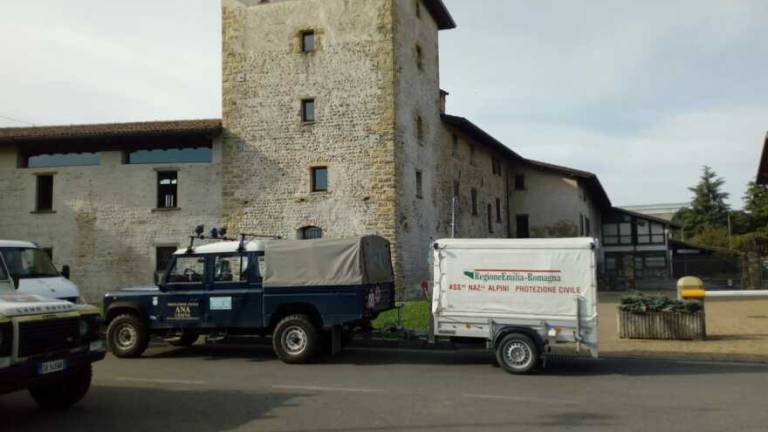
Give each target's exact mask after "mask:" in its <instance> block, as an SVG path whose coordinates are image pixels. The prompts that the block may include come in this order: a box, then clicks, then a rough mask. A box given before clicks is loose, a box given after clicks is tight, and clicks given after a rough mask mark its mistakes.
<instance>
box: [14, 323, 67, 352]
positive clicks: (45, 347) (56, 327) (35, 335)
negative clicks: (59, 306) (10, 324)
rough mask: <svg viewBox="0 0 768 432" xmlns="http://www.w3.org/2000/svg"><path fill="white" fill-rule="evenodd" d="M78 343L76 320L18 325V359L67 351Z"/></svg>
mask: <svg viewBox="0 0 768 432" xmlns="http://www.w3.org/2000/svg"><path fill="white" fill-rule="evenodd" d="M79 343H80V324H79V320H78V318H65V319H55V320H48V321H31V322H22V323H19V357H31V356H35V355H39V354H46V353H51V352H57V351H64V350H69V349H72V348H75V347H77V346H78V345H79Z"/></svg>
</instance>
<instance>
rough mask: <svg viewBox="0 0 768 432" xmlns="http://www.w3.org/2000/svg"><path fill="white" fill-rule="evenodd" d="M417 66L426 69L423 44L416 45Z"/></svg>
mask: <svg viewBox="0 0 768 432" xmlns="http://www.w3.org/2000/svg"><path fill="white" fill-rule="evenodd" d="M416 67H418V68H419V70H424V51H423V50H422V49H421V45H416Z"/></svg>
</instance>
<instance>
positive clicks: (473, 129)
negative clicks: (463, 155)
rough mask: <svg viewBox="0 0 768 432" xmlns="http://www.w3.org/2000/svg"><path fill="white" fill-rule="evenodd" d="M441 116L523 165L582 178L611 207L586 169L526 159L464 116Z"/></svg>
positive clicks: (597, 199) (604, 206)
mask: <svg viewBox="0 0 768 432" xmlns="http://www.w3.org/2000/svg"><path fill="white" fill-rule="evenodd" d="M441 117H442V119H443V123H445V124H447V125H449V126H453V127H455V128H457V129H459V130H461V131H462V132H464V133H465V134H467V135H469V136H470V137H472V138H474V139H476V140H478V141H480V142H483V143H485V144H488V145H491V146H493V147H496V148H497V149H498V150H500V151H501V152H502V153H505V154H506V155H507V156H508V157H509V158H510V159H512V160H515V161H518V162H521V163H523V164H525V165H528V166H531V167H534V168H538V169H542V170H547V171H551V172H556V173H559V174H562V175H566V176H570V177H577V178H580V179H582V180H584V182H585V183H586V185H587V187H588V188H589V190H590V192H591V193H592V194H593V196H594V197H595V200H596V201H597V203H598V205H599V206H600V207H602V208H603V209H608V208H611V206H612V205H611V200H610V198H609V197H608V194H607V193H606V192H605V189H604V188H603V185H602V184H601V183H600V179H599V178H597V175H595V174H593V173H591V172H588V171H582V170H577V169H573V168H568V167H564V166H560V165H553V164H550V163H546V162H539V161H535V160H531V159H526V158H524V157H522V156H520V155H519V154H517V153H515V152H514V151H513V150H512V149H510V148H509V147H507V146H506V145H504V144H503V143H502V142H501V141H499V140H497V139H496V138H494V137H492V136H491V135H490V134H488V133H487V132H485V131H484V130H482V129H480V128H479V127H478V126H477V125H475V124H474V123H472V122H471V121H469V120H467V119H465V118H464V117H458V116H453V115H448V114H443V115H442V116H441Z"/></svg>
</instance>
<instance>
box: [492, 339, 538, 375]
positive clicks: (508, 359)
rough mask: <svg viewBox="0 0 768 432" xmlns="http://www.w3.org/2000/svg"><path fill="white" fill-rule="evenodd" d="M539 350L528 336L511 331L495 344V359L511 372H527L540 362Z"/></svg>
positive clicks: (531, 370)
mask: <svg viewBox="0 0 768 432" xmlns="http://www.w3.org/2000/svg"><path fill="white" fill-rule="evenodd" d="M540 360H541V352H540V349H539V346H538V344H536V342H534V341H533V339H531V338H530V336H527V335H524V334H522V333H511V334H508V335H506V336H504V338H502V340H501V342H499V343H498V345H497V346H496V361H498V362H499V366H501V367H502V368H504V370H506V371H507V372H509V373H512V374H528V373H531V372H533V371H534V370H535V369H536V367H537V366H538V365H539V364H540Z"/></svg>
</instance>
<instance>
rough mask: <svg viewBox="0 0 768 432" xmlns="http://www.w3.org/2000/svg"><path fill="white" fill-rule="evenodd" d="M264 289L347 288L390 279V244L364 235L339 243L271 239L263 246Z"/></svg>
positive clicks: (339, 241) (331, 241)
mask: <svg viewBox="0 0 768 432" xmlns="http://www.w3.org/2000/svg"><path fill="white" fill-rule="evenodd" d="M264 255H265V265H266V271H265V274H264V286H265V287H272V288H276V287H307V286H350V285H367V284H377V283H386V282H391V281H392V280H393V276H392V263H391V259H390V251H389V242H388V241H387V240H386V239H384V238H381V237H377V236H366V237H358V238H352V239H340V240H273V241H269V242H266V244H265V252H264Z"/></svg>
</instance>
